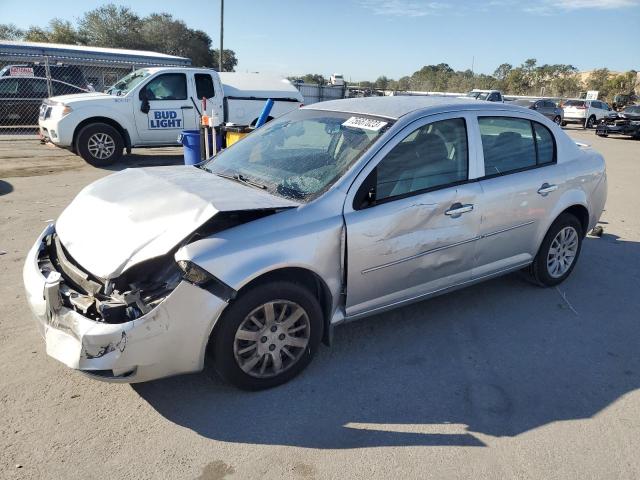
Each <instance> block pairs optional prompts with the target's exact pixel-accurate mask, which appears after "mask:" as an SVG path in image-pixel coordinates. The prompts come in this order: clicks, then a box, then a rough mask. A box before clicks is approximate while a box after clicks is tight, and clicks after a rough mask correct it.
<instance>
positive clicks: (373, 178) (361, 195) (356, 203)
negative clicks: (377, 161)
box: [353, 168, 378, 210]
mask: <svg viewBox="0 0 640 480" xmlns="http://www.w3.org/2000/svg"><path fill="white" fill-rule="evenodd" d="M377 184H378V169H377V168H374V170H373V171H372V172H371V173H370V174H369V176H368V177H367V179H366V180H365V181H364V182H363V183H362V185H360V188H359V189H358V192H357V193H356V195H355V197H354V199H353V208H354V210H362V209H363V208H367V207H372V206H374V205H375V204H376V196H377V192H376V187H377Z"/></svg>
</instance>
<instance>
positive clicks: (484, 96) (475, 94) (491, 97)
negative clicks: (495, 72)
mask: <svg viewBox="0 0 640 480" xmlns="http://www.w3.org/2000/svg"><path fill="white" fill-rule="evenodd" d="M462 98H465V97H462ZM466 98H473V99H475V100H486V101H487V102H504V98H503V97H502V92H500V91H499V90H480V89H477V88H474V89H473V90H471V91H470V92H468V93H467V95H466Z"/></svg>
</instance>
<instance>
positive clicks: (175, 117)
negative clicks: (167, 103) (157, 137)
mask: <svg viewBox="0 0 640 480" xmlns="http://www.w3.org/2000/svg"><path fill="white" fill-rule="evenodd" d="M180 128H183V125H182V110H150V111H149V129H151V130H169V129H180Z"/></svg>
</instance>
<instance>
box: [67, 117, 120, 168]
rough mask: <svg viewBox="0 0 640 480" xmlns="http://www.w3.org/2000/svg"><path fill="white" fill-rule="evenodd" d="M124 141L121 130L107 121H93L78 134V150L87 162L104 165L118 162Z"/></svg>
mask: <svg viewBox="0 0 640 480" xmlns="http://www.w3.org/2000/svg"><path fill="white" fill-rule="evenodd" d="M123 149H124V142H123V140H122V136H121V135H120V132H118V131H117V130H116V129H115V128H113V127H112V126H111V125H107V124H106V123H92V124H90V125H87V126H86V127H84V128H83V129H82V130H80V133H79V134H78V138H77V140H76V152H78V153H79V154H80V156H81V157H82V158H84V159H85V160H86V162H87V163H90V164H91V165H94V166H96V167H103V166H106V165H111V164H112V163H115V162H117V161H118V160H120V158H121V157H122V150H123Z"/></svg>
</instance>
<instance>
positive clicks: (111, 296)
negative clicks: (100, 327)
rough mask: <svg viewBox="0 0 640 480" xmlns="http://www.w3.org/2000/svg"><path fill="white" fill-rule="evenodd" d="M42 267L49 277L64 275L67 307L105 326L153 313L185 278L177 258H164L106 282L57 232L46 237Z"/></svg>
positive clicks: (64, 294)
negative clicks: (73, 254) (76, 257)
mask: <svg viewBox="0 0 640 480" xmlns="http://www.w3.org/2000/svg"><path fill="white" fill-rule="evenodd" d="M38 264H39V267H40V271H41V272H42V274H43V275H44V276H45V277H47V276H48V275H49V273H50V272H53V271H55V272H58V273H59V274H60V275H61V277H62V282H61V285H60V296H61V301H62V304H63V305H64V306H65V307H67V308H70V309H72V310H75V311H77V312H78V313H80V314H82V315H83V316H85V317H87V318H89V319H91V320H95V321H97V322H103V323H124V322H129V321H131V320H135V319H136V318H138V317H140V316H142V315H144V314H146V313H148V312H150V311H151V310H152V309H153V308H154V307H155V306H156V305H157V304H159V303H160V302H161V301H162V300H163V299H164V298H165V297H166V296H167V295H169V293H171V291H173V289H174V288H175V287H176V286H177V285H178V283H180V279H181V272H180V270H179V268H178V266H177V265H176V264H175V262H174V261H173V258H160V259H154V261H153V262H149V264H148V265H139V266H138V267H137V268H135V269H132V271H130V272H126V274H123V275H121V276H120V277H119V278H116V279H113V280H106V281H105V280H104V279H100V278H98V277H95V276H93V275H91V273H89V272H87V271H86V270H85V269H83V268H82V267H81V266H80V265H78V264H77V262H75V260H74V259H73V258H72V257H71V255H69V252H67V251H66V249H65V248H64V246H63V245H62V244H61V242H60V239H59V238H58V235H57V234H56V233H53V234H51V235H48V236H47V237H45V239H44V241H43V246H42V249H41V251H40V254H39V257H38ZM150 272H153V274H150Z"/></svg>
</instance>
